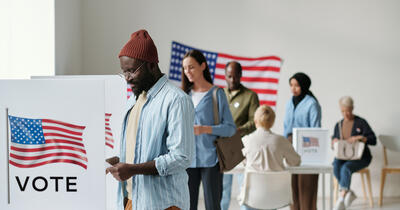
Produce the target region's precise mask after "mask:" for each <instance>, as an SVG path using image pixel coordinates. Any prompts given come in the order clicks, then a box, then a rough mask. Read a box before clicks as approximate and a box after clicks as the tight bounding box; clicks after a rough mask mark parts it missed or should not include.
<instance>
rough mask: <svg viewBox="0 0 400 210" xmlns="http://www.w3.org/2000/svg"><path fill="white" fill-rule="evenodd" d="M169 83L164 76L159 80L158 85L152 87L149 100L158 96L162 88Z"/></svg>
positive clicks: (148, 93) (148, 92)
mask: <svg viewBox="0 0 400 210" xmlns="http://www.w3.org/2000/svg"><path fill="white" fill-rule="evenodd" d="M167 81H168V79H167V76H166V75H165V74H164V75H163V76H162V77H161V78H160V79H158V81H157V82H156V84H154V85H153V87H151V88H150V90H149V91H147V98H148V99H150V98H152V97H154V96H156V95H157V93H158V92H159V91H160V90H161V88H162V87H164V85H165V83H167Z"/></svg>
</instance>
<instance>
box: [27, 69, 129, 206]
mask: <svg viewBox="0 0 400 210" xmlns="http://www.w3.org/2000/svg"><path fill="white" fill-rule="evenodd" d="M31 79H54V80H92V79H99V80H104V82H105V113H106V114H108V116H106V120H107V119H108V120H109V121H106V122H105V123H106V124H108V125H107V127H109V129H110V130H106V132H107V133H108V134H107V135H106V138H111V136H110V134H112V140H113V143H112V142H110V141H107V142H106V143H107V145H106V146H105V158H109V157H113V156H119V152H120V139H121V129H122V122H123V118H124V114H125V113H124V111H125V109H126V101H127V91H126V87H127V85H126V81H125V79H124V78H122V77H120V76H119V75H68V76H34V77H31ZM110 114H111V116H110ZM117 190H118V182H117V181H116V180H115V179H114V177H113V176H112V175H111V174H107V176H106V192H107V193H106V196H107V199H106V204H107V205H106V206H107V210H114V209H115V208H116V202H117Z"/></svg>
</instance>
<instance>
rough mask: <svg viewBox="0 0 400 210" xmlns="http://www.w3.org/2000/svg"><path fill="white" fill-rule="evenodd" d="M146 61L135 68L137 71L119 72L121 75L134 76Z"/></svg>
mask: <svg viewBox="0 0 400 210" xmlns="http://www.w3.org/2000/svg"><path fill="white" fill-rule="evenodd" d="M144 63H145V62H143V63H142V64H140V66H139V67H137V68H136V69H135V71H133V72H130V71H123V72H122V73H119V75H121V76H122V77H127V76H133V75H134V74H135V73H136V72H137V70H139V69H140V68H142V66H143V64H144Z"/></svg>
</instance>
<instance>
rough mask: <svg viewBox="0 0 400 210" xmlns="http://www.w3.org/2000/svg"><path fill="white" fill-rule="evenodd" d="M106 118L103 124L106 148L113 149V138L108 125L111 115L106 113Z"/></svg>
mask: <svg viewBox="0 0 400 210" xmlns="http://www.w3.org/2000/svg"><path fill="white" fill-rule="evenodd" d="M105 115H106V118H105V123H106V128H105V130H106V146H107V147H110V148H111V149H113V148H114V137H113V134H112V130H111V125H110V118H111V116H112V114H111V113H106V114H105Z"/></svg>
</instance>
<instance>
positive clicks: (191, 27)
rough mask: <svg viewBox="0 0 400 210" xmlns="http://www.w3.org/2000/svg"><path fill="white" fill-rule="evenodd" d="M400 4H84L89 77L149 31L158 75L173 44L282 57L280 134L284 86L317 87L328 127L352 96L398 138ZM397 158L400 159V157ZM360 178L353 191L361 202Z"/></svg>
mask: <svg viewBox="0 0 400 210" xmlns="http://www.w3.org/2000/svg"><path fill="white" fill-rule="evenodd" d="M399 8H400V2H399V1H395V0H392V1H364V0H355V1H345V0H339V1H331V2H327V1H301V2H300V1H261V0H260V1H258V0H257V1H229V0H224V1H201V3H198V1H196V2H195V1H178V0H170V1H132V0H131V1H128V0H120V1H108V0H86V1H84V2H83V3H82V19H83V26H82V30H83V35H82V46H83V51H82V52H83V54H82V57H83V59H82V66H83V70H82V73H83V74H112V73H116V72H118V71H119V61H118V58H117V55H118V53H119V50H120V49H121V47H122V46H123V45H124V44H125V42H126V41H127V40H128V39H129V36H130V34H131V33H132V32H134V31H136V30H138V29H141V28H145V29H147V30H148V31H149V33H150V35H151V36H152V38H153V40H154V41H155V43H156V45H157V47H158V52H159V59H160V67H161V69H162V70H163V71H164V72H166V71H167V70H168V67H169V58H170V43H171V41H172V40H176V41H180V42H183V43H186V44H189V45H192V46H195V47H199V48H203V49H206V50H212V51H219V52H225V53H230V54H235V55H242V56H263V55H277V56H280V57H282V58H283V59H284V65H283V67H282V72H281V81H280V84H279V92H278V94H279V97H278V104H277V120H276V124H275V127H274V129H273V130H274V131H275V132H277V133H282V130H283V126H282V124H283V117H284V106H285V103H286V101H287V100H289V99H290V97H291V95H290V91H289V86H288V78H289V77H290V76H291V75H292V74H293V73H295V72H297V71H303V72H306V73H307V74H308V75H309V76H310V77H311V79H312V81H313V84H312V86H311V89H312V91H313V92H314V94H315V95H316V97H317V98H318V100H319V101H320V103H321V105H322V110H323V115H322V116H323V120H322V123H323V127H326V128H329V129H331V130H333V126H334V124H335V122H337V121H338V120H339V119H340V118H341V115H340V112H339V109H338V102H337V101H338V99H339V97H340V96H343V95H351V96H353V97H354V99H355V113H356V114H359V115H360V116H362V117H364V118H366V119H367V120H368V122H369V123H370V125H371V126H372V128H373V129H374V131H375V132H376V133H377V134H393V135H400V132H399V130H398V129H397V123H398V121H397V120H398V119H400V111H399V110H398V107H399V105H400V98H399V97H398V96H399V93H398V90H399V88H398V87H397V85H396V83H397V80H398V78H399V77H400V73H399V71H398V69H399V67H400V59H399V58H400V57H399V56H400V27H398V26H399V20H400V13H399V12H398V9H399ZM371 149H372V152H373V156H374V159H373V162H372V164H371V166H370V168H371V170H372V179H373V192H374V195H375V196H377V195H378V193H379V180H380V168H381V165H382V154H381V151H382V150H381V147H380V146H376V147H372V148H371ZM393 158H397V159H400V155H399V154H398V155H395V156H393ZM399 183H400V176H395V175H393V176H392V175H389V177H388V178H387V184H386V189H385V196H400V188H398V186H399ZM359 186H360V178H359V176H356V177H355V178H354V181H353V184H352V187H354V188H355V189H356V193H357V194H359V195H360V194H361V191H360V190H361V189H360V187H359Z"/></svg>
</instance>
